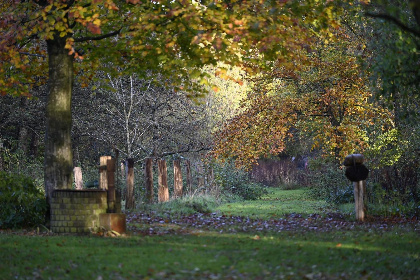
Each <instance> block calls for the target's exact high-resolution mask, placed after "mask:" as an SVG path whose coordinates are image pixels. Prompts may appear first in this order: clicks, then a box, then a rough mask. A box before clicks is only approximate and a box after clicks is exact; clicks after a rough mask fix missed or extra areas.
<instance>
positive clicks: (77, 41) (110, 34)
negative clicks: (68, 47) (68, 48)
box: [74, 28, 122, 43]
mask: <svg viewBox="0 0 420 280" xmlns="http://www.w3.org/2000/svg"><path fill="white" fill-rule="evenodd" d="M121 29H122V28H120V29H118V30H116V31H114V32H111V33H108V34H104V35H101V36H91V37H82V38H75V39H74V42H76V43H80V42H86V41H99V40H102V39H106V38H109V37H113V36H115V35H118V34H120V32H121Z"/></svg>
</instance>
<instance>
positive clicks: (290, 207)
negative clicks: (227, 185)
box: [217, 188, 333, 219]
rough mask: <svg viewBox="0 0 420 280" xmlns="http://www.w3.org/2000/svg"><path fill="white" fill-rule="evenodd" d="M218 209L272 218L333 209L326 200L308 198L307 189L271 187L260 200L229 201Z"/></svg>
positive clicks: (230, 212)
mask: <svg viewBox="0 0 420 280" xmlns="http://www.w3.org/2000/svg"><path fill="white" fill-rule="evenodd" d="M217 210H219V211H221V212H222V213H224V214H228V215H233V216H248V217H252V218H261V219H271V218H276V217H277V218H278V217H282V216H284V215H285V214H290V213H298V214H314V213H323V212H326V211H332V210H333V209H332V207H330V206H329V205H328V204H327V203H326V202H325V201H322V200H314V199H310V198H308V196H307V195H306V190H305V189H297V190H282V189H279V188H269V193H268V194H267V195H264V196H263V197H262V198H261V199H260V200H255V201H252V200H249V201H241V202H234V203H228V204H224V205H221V206H219V207H218V208H217Z"/></svg>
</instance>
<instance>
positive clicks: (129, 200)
mask: <svg viewBox="0 0 420 280" xmlns="http://www.w3.org/2000/svg"><path fill="white" fill-rule="evenodd" d="M135 207H136V205H135V200H134V159H132V158H129V159H127V196H126V200H125V209H134V208H135Z"/></svg>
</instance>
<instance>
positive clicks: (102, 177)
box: [99, 156, 111, 190]
mask: <svg viewBox="0 0 420 280" xmlns="http://www.w3.org/2000/svg"><path fill="white" fill-rule="evenodd" d="M108 159H111V156H102V157H100V159H99V188H100V189H102V190H107V189H108V180H107V175H106V163H107V161H108Z"/></svg>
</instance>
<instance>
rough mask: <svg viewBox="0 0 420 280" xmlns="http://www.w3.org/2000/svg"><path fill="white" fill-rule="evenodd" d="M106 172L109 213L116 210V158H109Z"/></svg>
mask: <svg viewBox="0 0 420 280" xmlns="http://www.w3.org/2000/svg"><path fill="white" fill-rule="evenodd" d="M106 173H107V180H108V213H116V211H115V159H108V160H107V162H106Z"/></svg>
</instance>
